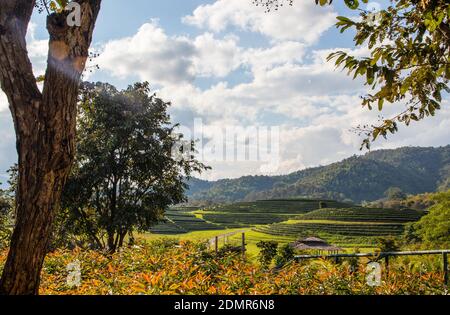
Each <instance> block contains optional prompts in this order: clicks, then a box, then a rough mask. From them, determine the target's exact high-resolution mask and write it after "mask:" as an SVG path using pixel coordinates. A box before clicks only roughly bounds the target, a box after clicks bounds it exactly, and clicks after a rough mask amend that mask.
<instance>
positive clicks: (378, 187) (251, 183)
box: [188, 146, 450, 203]
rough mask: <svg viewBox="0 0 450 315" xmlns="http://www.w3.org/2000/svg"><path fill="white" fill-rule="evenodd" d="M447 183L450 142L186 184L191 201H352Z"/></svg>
mask: <svg viewBox="0 0 450 315" xmlns="http://www.w3.org/2000/svg"><path fill="white" fill-rule="evenodd" d="M449 184H450V146H445V147H439V148H421V147H405V148H400V149H394V150H379V151H373V152H370V153H367V154H366V155H364V156H353V157H350V158H348V159H345V160H343V161H341V162H338V163H334V164H331V165H328V166H321V167H315V168H309V169H305V170H301V171H298V172H295V173H292V174H288V175H284V176H246V177H241V178H238V179H224V180H219V181H216V182H207V181H202V180H199V179H194V180H191V181H190V182H189V186H190V189H189V192H188V194H189V199H190V201H191V202H196V201H203V202H235V201H243V200H245V201H254V200H259V199H271V198H291V197H311V198H325V199H336V200H347V201H352V202H358V203H360V202H362V201H373V200H377V199H380V198H382V197H384V194H385V192H386V190H388V189H389V188H390V187H398V188H400V189H401V190H402V191H403V192H405V193H408V194H419V193H424V192H432V191H436V190H441V191H443V190H446V189H448V188H449Z"/></svg>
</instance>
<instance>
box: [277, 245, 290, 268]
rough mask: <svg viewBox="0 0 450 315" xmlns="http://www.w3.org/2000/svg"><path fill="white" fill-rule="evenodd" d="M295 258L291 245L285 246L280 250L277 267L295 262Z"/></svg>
mask: <svg viewBox="0 0 450 315" xmlns="http://www.w3.org/2000/svg"><path fill="white" fill-rule="evenodd" d="M294 258H295V252H294V249H293V248H292V246H291V245H290V244H285V245H283V246H281V247H280V248H279V249H278V255H277V256H276V257H275V264H276V265H277V267H282V266H284V265H286V264H287V263H289V262H291V261H293V260H294Z"/></svg>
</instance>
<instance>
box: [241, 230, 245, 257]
mask: <svg viewBox="0 0 450 315" xmlns="http://www.w3.org/2000/svg"><path fill="white" fill-rule="evenodd" d="M241 250H242V258H245V233H242V245H241Z"/></svg>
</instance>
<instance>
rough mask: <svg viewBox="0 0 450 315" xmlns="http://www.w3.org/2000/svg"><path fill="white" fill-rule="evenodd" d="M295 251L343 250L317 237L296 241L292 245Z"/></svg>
mask: <svg viewBox="0 0 450 315" xmlns="http://www.w3.org/2000/svg"><path fill="white" fill-rule="evenodd" d="M291 246H292V247H293V248H294V249H298V250H308V249H316V250H328V251H339V250H342V248H339V247H337V246H334V245H330V244H328V243H327V242H325V241H324V240H322V239H320V238H317V237H308V238H305V239H301V240H298V241H295V242H294V243H292V244H291Z"/></svg>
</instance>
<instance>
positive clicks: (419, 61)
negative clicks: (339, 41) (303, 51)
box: [254, 0, 450, 148]
mask: <svg viewBox="0 0 450 315" xmlns="http://www.w3.org/2000/svg"><path fill="white" fill-rule="evenodd" d="M254 2H255V3H256V4H258V5H262V6H265V7H266V8H267V11H271V10H273V9H278V7H279V6H280V5H282V4H283V3H285V4H286V3H288V4H290V5H292V4H293V1H291V0H286V1H284V0H254ZM315 2H316V4H318V5H321V6H325V5H329V4H331V3H333V0H315ZM344 2H345V4H346V5H347V7H349V8H350V9H352V10H355V11H357V12H358V13H359V18H358V19H354V18H349V17H345V16H339V17H337V20H338V21H337V23H336V27H337V28H338V29H339V30H340V31H341V33H342V32H345V31H346V30H353V31H354V32H355V36H354V44H355V47H368V49H369V51H370V53H369V55H368V56H366V57H364V58H357V57H355V56H352V55H351V54H350V53H348V52H345V51H337V52H334V53H332V54H331V55H330V56H329V57H328V60H329V61H331V60H334V62H335V64H336V67H342V68H343V69H345V70H347V71H348V74H349V75H352V76H353V78H354V79H355V78H357V77H362V78H363V80H364V82H365V84H366V85H367V87H368V88H369V91H370V92H369V93H368V94H367V95H366V96H364V97H363V98H362V99H363V101H362V105H363V106H364V107H366V108H368V109H369V110H372V108H373V107H375V108H377V109H378V110H379V111H382V110H383V108H384V104H385V103H386V102H389V103H398V104H401V105H402V106H404V108H403V110H399V113H398V114H396V115H395V116H393V117H389V118H382V119H381V121H380V122H379V124H376V125H372V126H367V125H364V126H359V127H358V128H357V131H358V132H359V133H360V134H361V135H364V136H365V139H364V141H363V145H362V147H364V146H365V147H367V148H370V143H371V141H375V140H376V139H377V138H378V137H379V136H383V137H386V136H387V135H388V133H395V132H397V131H398V123H403V124H405V125H407V126H408V125H409V124H410V123H411V122H412V121H419V120H422V119H424V118H425V117H427V116H434V115H435V113H436V110H438V109H440V108H441V102H442V97H443V94H444V93H446V92H447V93H448V92H450V89H449V87H448V82H449V79H450V20H449V16H450V3H449V1H448V0H392V1H390V4H389V5H388V6H387V7H386V8H385V9H382V10H380V11H379V12H370V11H367V10H364V9H363V8H362V5H361V3H367V2H368V0H361V1H358V0H344Z"/></svg>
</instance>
